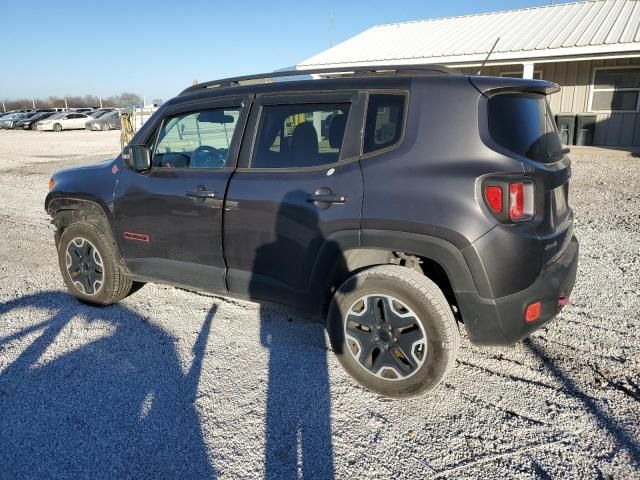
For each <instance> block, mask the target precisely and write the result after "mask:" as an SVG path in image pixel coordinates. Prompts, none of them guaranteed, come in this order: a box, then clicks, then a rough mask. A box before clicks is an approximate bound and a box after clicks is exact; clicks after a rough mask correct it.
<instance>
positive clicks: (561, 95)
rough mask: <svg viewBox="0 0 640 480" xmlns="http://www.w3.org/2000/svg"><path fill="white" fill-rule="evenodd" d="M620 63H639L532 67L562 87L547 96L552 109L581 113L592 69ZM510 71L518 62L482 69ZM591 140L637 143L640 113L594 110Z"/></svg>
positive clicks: (639, 61)
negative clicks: (593, 127) (596, 116)
mask: <svg viewBox="0 0 640 480" xmlns="http://www.w3.org/2000/svg"><path fill="white" fill-rule="evenodd" d="M624 65H633V66H636V65H637V66H640V58H630V59H619V60H593V61H579V62H558V63H540V64H536V65H535V68H534V70H535V71H540V72H541V74H542V78H543V79H545V80H550V81H552V82H556V83H557V84H559V85H560V86H561V87H562V90H561V91H560V92H558V93H555V94H553V95H551V97H550V98H549V103H550V105H551V109H552V110H553V111H554V113H560V112H562V113H565V112H572V113H583V112H588V111H589V96H590V93H591V82H592V81H593V71H594V69H595V68H597V67H609V66H624ZM461 70H464V71H467V72H469V73H471V72H475V71H477V68H473V69H461ZM514 71H522V65H505V66H499V67H485V69H484V70H483V72H482V73H483V75H495V76H500V75H501V74H502V73H504V72H514ZM594 143H595V144H596V145H611V146H615V145H640V113H638V112H631V113H600V114H598V123H597V124H596V132H595V138H594Z"/></svg>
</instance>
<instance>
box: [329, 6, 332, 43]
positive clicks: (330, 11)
mask: <svg viewBox="0 0 640 480" xmlns="http://www.w3.org/2000/svg"><path fill="white" fill-rule="evenodd" d="M329 32H330V35H331V46H332V47H333V8H330V9H329Z"/></svg>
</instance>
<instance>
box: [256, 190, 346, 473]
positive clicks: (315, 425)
mask: <svg viewBox="0 0 640 480" xmlns="http://www.w3.org/2000/svg"><path fill="white" fill-rule="evenodd" d="M300 198H302V199H303V200H302V202H305V200H304V193H303V192H302V197H301V192H290V193H288V194H286V195H285V196H284V198H283V200H282V202H281V203H280V205H279V207H278V212H277V221H276V225H275V238H274V240H273V241H272V242H270V243H266V244H265V245H263V246H261V247H259V248H258V249H257V251H256V255H255V259H254V268H253V270H252V272H253V273H252V278H251V284H250V292H251V297H252V299H255V300H260V298H261V297H262V296H263V295H264V293H263V292H264V288H265V285H264V278H265V277H264V276H261V275H260V273H261V272H264V273H268V274H270V275H273V276H278V275H281V276H282V278H288V279H291V278H296V277H299V278H302V279H304V278H308V277H305V273H304V271H303V266H302V265H299V264H297V263H296V262H291V261H290V262H286V261H283V260H282V252H289V253H291V258H295V259H301V258H305V252H302V250H303V249H307V248H310V246H309V245H307V244H304V242H296V241H295V240H294V239H295V238H296V234H295V232H296V231H297V233H298V234H299V235H298V237H297V238H314V239H316V241H318V243H321V242H322V241H323V238H322V235H321V233H320V229H319V225H318V217H317V213H316V212H315V210H314V209H313V208H309V205H308V204H307V205H305V204H304V203H301V200H300ZM275 264H278V265H282V267H281V268H282V271H280V272H276V273H273V271H269V270H268V267H269V266H271V267H273V266H274V265H275ZM299 269H302V270H299ZM297 273H299V275H297ZM275 312H276V310H274V309H272V308H271V307H270V306H268V305H265V304H261V306H260V339H261V343H262V345H264V346H265V347H266V348H268V349H269V382H268V387H267V389H268V391H267V410H266V419H265V427H266V428H265V430H266V431H265V478H267V479H288V478H309V479H332V478H334V475H335V472H334V464H333V446H332V442H331V393H330V388H329V387H330V385H329V373H328V366H327V346H326V340H325V329H324V326H323V325H321V324H319V323H314V322H312V321H307V322H304V321H301V320H296V324H295V325H292V323H290V322H292V321H293V320H292V318H287V317H286V316H283V315H282V311H279V313H278V314H277V315H276V314H275ZM292 328H295V329H296V330H302V332H300V331H299V332H298V333H297V334H296V335H295V336H292V332H291V330H292ZM301 341H302V342H303V343H304V346H303V348H301V346H300V342H301ZM301 351H302V352H304V353H302V354H301V353H300V352H301Z"/></svg>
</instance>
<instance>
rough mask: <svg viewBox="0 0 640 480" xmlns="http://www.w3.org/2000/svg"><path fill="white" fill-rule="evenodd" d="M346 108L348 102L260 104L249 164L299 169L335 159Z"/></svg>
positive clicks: (338, 154)
mask: <svg viewBox="0 0 640 480" xmlns="http://www.w3.org/2000/svg"><path fill="white" fill-rule="evenodd" d="M349 109H350V104H349V103H332V104H317V103H315V104H291V105H266V106H263V107H262V114H261V117H260V126H259V127H258V135H257V137H256V138H257V139H256V145H255V148H254V151H253V159H252V161H251V166H252V167H254V168H299V167H314V166H319V165H325V164H329V163H335V162H337V161H338V160H339V159H340V150H341V148H342V141H343V139H344V132H345V129H346V127H347V118H348V116H349Z"/></svg>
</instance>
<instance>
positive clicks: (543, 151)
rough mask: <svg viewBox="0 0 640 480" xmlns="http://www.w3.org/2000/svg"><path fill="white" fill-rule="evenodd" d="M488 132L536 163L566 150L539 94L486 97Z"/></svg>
mask: <svg viewBox="0 0 640 480" xmlns="http://www.w3.org/2000/svg"><path fill="white" fill-rule="evenodd" d="M489 132H490V134H491V138H492V139H493V140H494V141H495V142H496V143H497V144H499V145H500V146H502V147H504V148H506V149H507V150H509V151H511V152H513V153H516V154H518V155H522V156H525V157H527V158H530V159H531V160H534V161H536V162H540V163H552V162H556V161H558V160H559V159H560V158H562V156H563V155H564V154H565V153H566V150H563V145H562V142H561V140H560V135H558V129H557V128H556V124H555V121H554V120H553V115H552V114H551V110H550V109H549V105H548V104H547V100H546V98H545V97H544V96H543V95H537V94H524V93H517V94H511V93H509V94H501V95H496V96H494V97H491V98H490V99H489Z"/></svg>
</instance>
